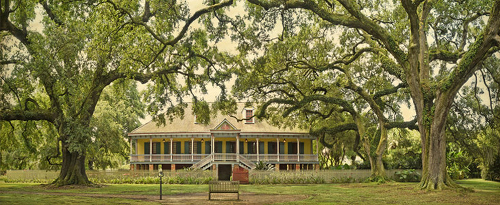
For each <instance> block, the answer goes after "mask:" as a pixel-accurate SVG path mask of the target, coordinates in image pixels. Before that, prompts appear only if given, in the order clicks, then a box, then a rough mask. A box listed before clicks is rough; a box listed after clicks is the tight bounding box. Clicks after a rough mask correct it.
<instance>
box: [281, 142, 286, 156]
mask: <svg viewBox="0 0 500 205" xmlns="http://www.w3.org/2000/svg"><path fill="white" fill-rule="evenodd" d="M280 154H285V143H284V142H280Z"/></svg>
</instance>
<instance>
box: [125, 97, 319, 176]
mask: <svg viewBox="0 0 500 205" xmlns="http://www.w3.org/2000/svg"><path fill="white" fill-rule="evenodd" d="M186 110H188V111H187V112H186V113H185V115H184V118H183V119H180V118H176V119H174V120H173V121H172V122H170V121H168V120H167V123H166V125H165V126H157V125H156V123H155V122H148V123H146V124H144V125H143V126H141V127H139V128H137V129H135V130H134V131H132V132H131V133H129V134H128V136H129V137H130V168H131V169H132V170H148V169H149V170H155V169H158V167H159V166H161V168H162V169H163V170H172V171H174V170H176V169H183V168H187V167H191V168H198V169H211V170H219V169H227V170H231V169H232V168H234V167H236V166H239V167H241V168H245V169H255V168H256V164H257V163H258V162H259V161H262V162H265V163H267V164H273V165H275V170H301V169H317V168H319V166H318V154H317V153H313V140H316V141H317V139H316V138H315V137H312V136H310V135H309V134H308V132H307V131H305V130H300V129H280V128H278V127H275V126H271V125H270V124H268V123H267V122H265V121H259V120H257V119H255V118H252V116H253V115H254V108H252V107H245V106H244V103H238V110H239V112H240V113H241V115H240V116H237V117H238V118H241V119H244V120H241V121H239V122H238V121H237V120H236V119H235V118H234V117H230V116H223V115H221V114H218V115H217V116H216V117H212V118H211V121H210V123H209V124H208V125H204V124H200V123H197V121H196V116H193V115H192V114H191V112H190V111H191V104H189V105H188V108H187V109H186ZM316 150H318V149H317V143H316ZM219 171H220V170H219Z"/></svg>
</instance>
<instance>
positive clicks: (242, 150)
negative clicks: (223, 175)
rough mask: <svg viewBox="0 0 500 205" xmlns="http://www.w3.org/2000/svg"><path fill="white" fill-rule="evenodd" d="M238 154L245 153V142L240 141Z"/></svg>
mask: <svg viewBox="0 0 500 205" xmlns="http://www.w3.org/2000/svg"><path fill="white" fill-rule="evenodd" d="M240 154H245V143H244V142H241V141H240Z"/></svg>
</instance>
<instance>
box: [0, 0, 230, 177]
mask: <svg viewBox="0 0 500 205" xmlns="http://www.w3.org/2000/svg"><path fill="white" fill-rule="evenodd" d="M231 4H232V1H222V2H215V3H207V4H206V5H204V7H203V8H201V9H199V10H197V11H194V12H191V11H190V8H189V7H188V5H187V4H186V2H176V1H133V0H131V1H113V0H103V1H90V2H57V1H34V0H33V1H24V0H23V1H15V0H6V1H2V2H1V8H0V12H1V13H0V32H1V34H2V35H1V38H2V53H1V55H2V59H1V60H2V61H1V62H2V63H1V65H2V67H1V70H0V72H1V73H2V79H1V80H2V81H1V84H0V86H1V89H2V91H1V93H2V94H1V96H0V97H1V108H0V109H1V110H2V112H1V113H0V120H1V121H2V128H3V127H5V123H4V122H7V123H8V122H19V121H21V122H20V123H23V121H26V122H27V123H31V122H32V121H43V122H47V123H50V124H51V125H52V126H53V127H54V129H55V130H56V132H57V137H56V138H55V139H52V140H56V142H53V144H54V145H57V147H58V145H59V142H60V143H61V146H60V150H57V151H56V152H61V153H62V168H61V172H60V175H59V178H58V179H57V180H56V181H55V182H54V183H55V184H57V185H66V184H88V183H90V182H89V180H88V179H87V176H86V174H85V164H84V163H85V159H86V157H88V155H90V156H92V149H93V148H92V149H91V150H89V145H90V144H93V143H92V142H103V140H104V139H103V138H104V136H107V134H106V133H105V132H104V131H103V130H102V129H99V126H98V125H97V124H100V123H104V124H101V125H103V126H104V125H109V126H115V125H118V124H120V125H125V126H129V125H132V124H133V123H134V122H133V121H131V122H124V123H119V122H118V123H117V121H114V122H111V121H104V122H96V121H95V120H103V118H98V117H97V118H96V116H94V114H95V113H96V109H98V110H97V114H98V115H105V114H106V113H105V112H103V111H102V110H100V109H101V106H105V105H104V103H105V102H106V101H109V100H106V99H104V100H101V99H102V98H103V92H104V89H105V88H106V87H108V86H110V85H112V84H116V83H118V81H122V80H126V79H133V80H136V81H139V82H141V83H147V82H150V81H151V82H153V83H152V84H150V85H149V86H148V91H147V92H146V94H145V95H146V96H145V99H146V102H147V111H148V112H149V113H151V114H153V116H155V119H156V120H157V121H159V122H164V121H165V119H167V118H169V117H173V116H174V115H176V114H182V112H183V109H181V108H183V107H184V106H185V104H184V103H183V98H184V97H185V96H193V97H194V99H195V101H196V96H195V95H194V92H195V91H196V90H200V91H201V92H206V86H207V84H209V83H212V84H215V85H219V87H221V89H222V90H224V84H223V83H222V82H223V81H225V80H227V79H228V77H229V76H228V75H227V74H225V72H226V70H227V69H224V67H225V66H228V64H223V65H220V64H218V63H217V62H218V61H217V59H224V58H225V57H226V54H224V53H222V52H219V51H218V50H217V48H216V47H215V46H214V45H215V43H214V42H215V40H216V39H217V38H219V35H218V34H217V33H209V32H207V29H204V28H201V27H200V28H192V24H193V23H194V22H195V21H196V20H198V19H201V18H200V17H202V16H203V15H204V14H206V13H210V12H214V11H216V10H219V9H222V8H224V7H228V6H230V5H231ZM221 13H223V12H221ZM36 17H41V18H42V20H41V21H40V23H41V25H42V28H40V29H39V30H35V29H32V27H30V26H29V25H30V23H32V22H34V20H35V18H36ZM214 30H217V29H215V28H214ZM115 94H117V95H116V97H120V96H125V97H132V96H131V95H127V93H126V92H122V93H115ZM104 98H106V94H104ZM100 101H101V102H100ZM99 102H100V105H99V106H97V105H98V104H99ZM133 102H134V101H130V103H133ZM128 106H131V109H140V106H139V105H137V104H135V105H134V104H129V105H128ZM134 106H137V107H135V108H134ZM163 111H166V112H163ZM139 113H140V112H139ZM122 114H125V115H126V113H122ZM93 119H94V121H93ZM96 123H97V124H96ZM130 123H132V124H130ZM10 125H11V126H12V127H14V128H15V125H17V124H16V123H10ZM125 130H127V129H126V128H125ZM96 131H98V132H96ZM96 140H97V141H96ZM97 144H98V143H97ZM94 145H95V144H94ZM118 149H121V148H118ZM87 151H89V153H87Z"/></svg>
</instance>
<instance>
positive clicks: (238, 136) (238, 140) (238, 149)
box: [236, 134, 240, 162]
mask: <svg viewBox="0 0 500 205" xmlns="http://www.w3.org/2000/svg"><path fill="white" fill-rule="evenodd" d="M236 161H237V162H239V161H240V134H237V135H236Z"/></svg>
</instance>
